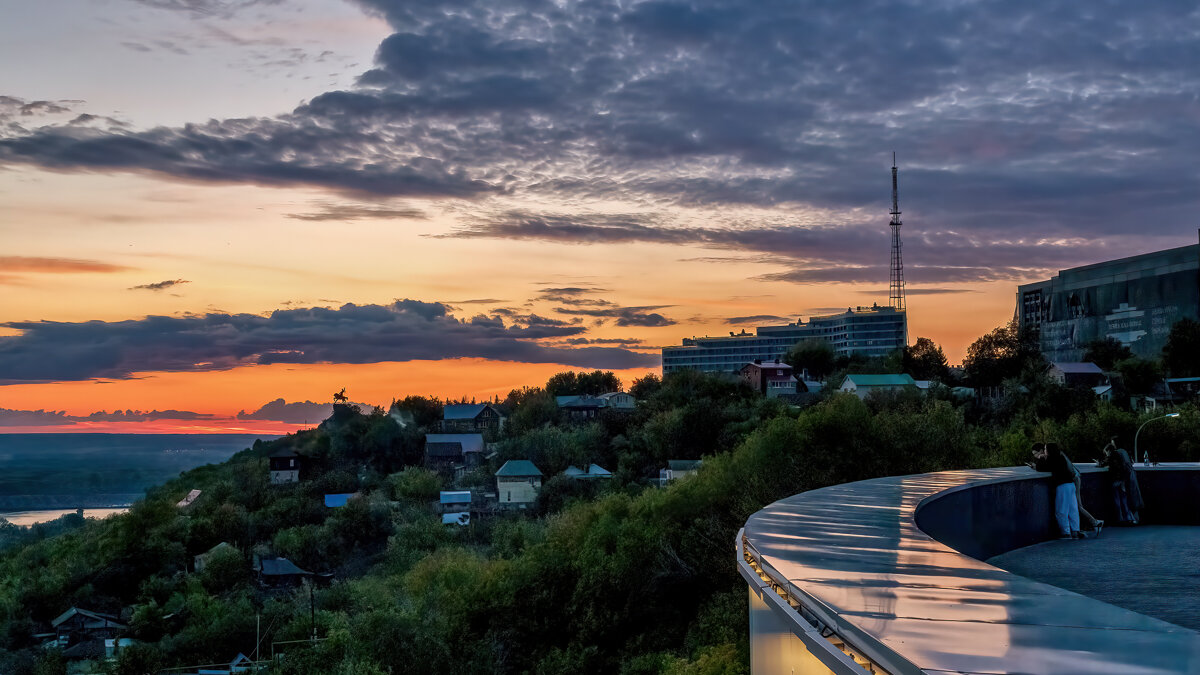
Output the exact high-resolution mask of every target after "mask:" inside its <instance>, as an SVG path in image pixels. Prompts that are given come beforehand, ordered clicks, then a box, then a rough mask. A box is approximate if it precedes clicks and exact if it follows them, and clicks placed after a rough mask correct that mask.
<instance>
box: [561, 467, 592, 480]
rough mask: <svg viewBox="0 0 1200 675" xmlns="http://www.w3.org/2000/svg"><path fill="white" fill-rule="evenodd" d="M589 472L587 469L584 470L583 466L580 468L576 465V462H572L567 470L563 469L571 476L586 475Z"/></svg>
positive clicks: (564, 472)
mask: <svg viewBox="0 0 1200 675" xmlns="http://www.w3.org/2000/svg"><path fill="white" fill-rule="evenodd" d="M587 473H588V472H586V471H584V470H583V469H581V468H579V467H577V466H575V465H574V464H572V465H571V466H568V467H567V468H566V470H565V471H563V474H565V475H567V476H570V477H571V478H578V477H580V476H586V475H587Z"/></svg>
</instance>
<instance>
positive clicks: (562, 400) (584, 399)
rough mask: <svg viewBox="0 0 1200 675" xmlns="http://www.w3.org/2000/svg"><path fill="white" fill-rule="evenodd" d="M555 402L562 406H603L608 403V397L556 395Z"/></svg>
mask: <svg viewBox="0 0 1200 675" xmlns="http://www.w3.org/2000/svg"><path fill="white" fill-rule="evenodd" d="M554 402H555V403H557V404H558V407H560V408H603V407H605V406H606V405H608V399H604V398H600V397H599V396H587V395H584V396H555V397H554Z"/></svg>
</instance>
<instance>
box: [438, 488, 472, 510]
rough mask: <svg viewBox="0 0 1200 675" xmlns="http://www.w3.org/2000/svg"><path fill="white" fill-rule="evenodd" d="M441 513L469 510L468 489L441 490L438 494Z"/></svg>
mask: <svg viewBox="0 0 1200 675" xmlns="http://www.w3.org/2000/svg"><path fill="white" fill-rule="evenodd" d="M438 507H439V508H440V509H441V510H442V513H466V512H469V511H470V510H471V491H470V490H452V491H451V490H442V492H441V493H440V494H439V495H438Z"/></svg>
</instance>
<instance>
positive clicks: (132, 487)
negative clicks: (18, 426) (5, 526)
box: [0, 434, 278, 525]
mask: <svg viewBox="0 0 1200 675" xmlns="http://www.w3.org/2000/svg"><path fill="white" fill-rule="evenodd" d="M273 438H278V437H277V436H258V435H245V434H237V435H225V434H0V517H6V518H7V517H8V514H11V515H12V516H13V517H12V518H8V520H9V521H10V522H13V523H14V524H23V525H27V524H32V523H35V522H44V521H47V520H53V519H55V518H57V517H59V516H61V515H64V514H68V513H74V512H75V510H76V509H78V508H83V509H85V516H86V517H100V516H101V515H108V514H109V513H114V512H119V511H122V510H124V508H125V507H128V506H129V505H130V504H132V503H133V502H135V501H137V500H138V499H140V498H141V497H142V495H143V494H145V491H146V489H147V488H150V487H153V486H155V485H160V484H162V483H164V482H166V481H167V480H170V479H172V478H174V477H176V476H178V475H179V474H180V473H181V472H183V471H186V470H188V469H192V468H195V467H198V466H203V465H205V464H215V463H220V462H224V461H225V460H227V459H229V458H230V457H232V456H233V455H234V454H236V453H238V452H240V451H242V450H245V449H246V448H249V447H251V446H253V445H254V442H255V440H257V439H262V440H263V441H267V440H271V439H273ZM13 518H17V519H20V520H21V521H22V522H21V523H17V520H14V519H13Z"/></svg>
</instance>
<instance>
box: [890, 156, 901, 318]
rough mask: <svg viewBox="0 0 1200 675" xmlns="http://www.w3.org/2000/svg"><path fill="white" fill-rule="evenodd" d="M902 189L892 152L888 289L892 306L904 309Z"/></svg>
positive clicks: (899, 309)
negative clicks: (890, 275) (890, 248)
mask: <svg viewBox="0 0 1200 675" xmlns="http://www.w3.org/2000/svg"><path fill="white" fill-rule="evenodd" d="M902 224H903V223H901V222H900V189H899V187H898V184H897V182H896V153H894V152H893V153H892V283H891V286H890V288H889V289H888V295H889V297H890V299H891V304H892V308H893V309H895V310H898V311H901V312H903V311H904V257H903V256H902V255H901V253H900V225H902Z"/></svg>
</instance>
